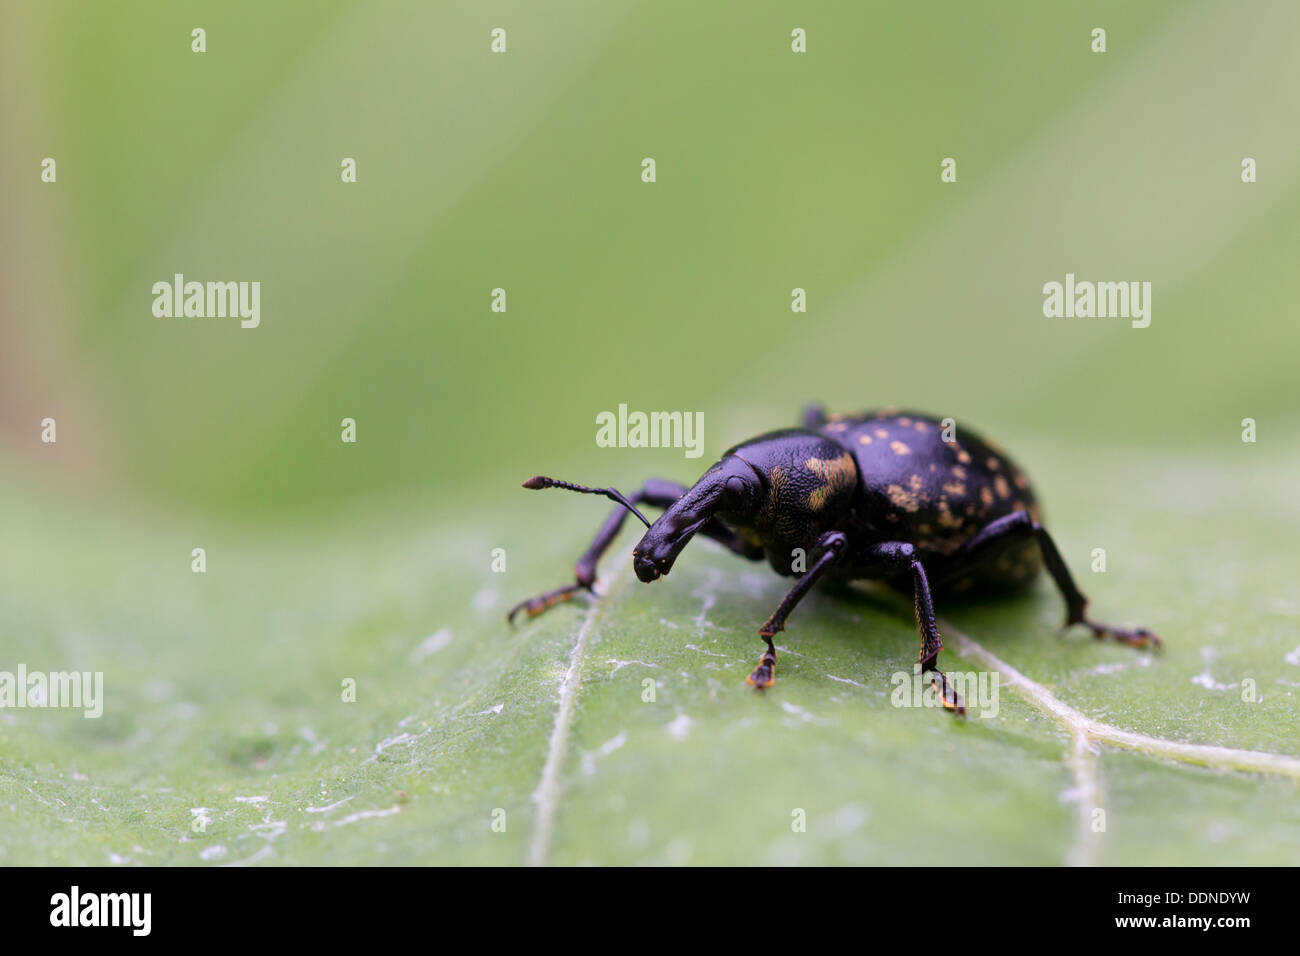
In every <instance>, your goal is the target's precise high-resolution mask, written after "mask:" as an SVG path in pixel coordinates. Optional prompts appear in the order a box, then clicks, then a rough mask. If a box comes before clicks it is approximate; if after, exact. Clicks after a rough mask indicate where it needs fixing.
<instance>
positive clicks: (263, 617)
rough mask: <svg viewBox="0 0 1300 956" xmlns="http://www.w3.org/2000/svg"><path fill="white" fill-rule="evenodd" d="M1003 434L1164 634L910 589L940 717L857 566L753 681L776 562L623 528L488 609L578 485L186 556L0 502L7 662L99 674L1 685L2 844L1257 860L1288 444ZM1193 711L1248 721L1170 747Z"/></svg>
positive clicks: (570, 533)
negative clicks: (756, 684) (550, 590)
mask: <svg viewBox="0 0 1300 956" xmlns="http://www.w3.org/2000/svg"><path fill="white" fill-rule="evenodd" d="M1292 446H1293V447H1294V443H1292ZM1016 447H1017V450H1018V452H1019V454H1020V455H1021V457H1022V459H1023V460H1038V459H1041V464H1042V465H1043V467H1042V468H1041V469H1039V471H1041V472H1043V474H1041V475H1040V476H1039V480H1040V482H1041V483H1042V484H1043V486H1044V487H1045V488H1048V489H1051V488H1057V489H1060V491H1059V493H1056V494H1048V495H1047V497H1048V499H1049V502H1050V503H1052V505H1053V510H1052V513H1053V514H1054V515H1055V516H1056V520H1055V522H1054V523H1053V528H1054V531H1055V534H1056V537H1057V539H1058V541H1059V543H1060V545H1061V547H1062V549H1063V551H1064V552H1065V554H1066V555H1067V559H1068V560H1069V562H1070V564H1071V565H1072V567H1073V568H1074V570H1075V572H1076V575H1077V576H1078V578H1079V580H1080V582H1081V586H1083V588H1084V590H1085V592H1086V593H1088V594H1089V595H1090V596H1091V597H1092V598H1093V608H1094V611H1095V613H1096V615H1097V616H1098V617H1102V618H1103V619H1105V618H1110V619H1114V620H1117V621H1130V620H1131V621H1133V622H1136V623H1142V624H1145V625H1147V626H1150V627H1153V628H1155V629H1157V630H1158V631H1159V632H1160V633H1161V634H1162V636H1163V637H1164V640H1165V648H1164V650H1163V651H1161V652H1159V653H1154V654H1152V653H1145V652H1136V651H1133V650H1131V649H1129V648H1125V647H1118V646H1114V645H1112V644H1108V643H1097V642H1094V641H1093V640H1092V639H1091V637H1090V636H1088V635H1086V634H1069V635H1066V636H1064V637H1063V636H1061V635H1060V634H1059V633H1058V629H1057V626H1058V624H1059V621H1060V620H1061V617H1062V605H1061V602H1060V600H1059V597H1058V596H1057V595H1056V593H1055V592H1054V590H1053V588H1052V587H1051V586H1050V584H1049V583H1048V582H1047V581H1046V580H1044V581H1042V582H1040V584H1039V585H1038V586H1037V588H1036V589H1035V590H1034V591H1033V592H1032V593H1030V594H1028V595H1025V596H1023V597H1019V598H1010V599H1005V600H1001V601H997V602H994V603H979V602H970V603H967V604H964V605H961V606H954V607H941V608H940V613H941V615H942V616H943V627H944V632H945V635H946V640H947V650H946V651H945V652H944V663H945V666H946V669H947V670H948V671H949V672H950V673H952V672H958V671H979V670H989V669H990V662H991V661H993V662H994V665H993V666H994V668H995V669H998V670H999V671H1000V680H1001V686H1000V688H999V695H998V699H997V705H998V706H997V713H996V716H989V717H981V716H979V715H978V714H977V713H976V712H975V711H974V709H973V710H972V713H971V715H970V716H969V717H968V718H967V719H965V720H964V721H963V720H957V719H954V718H953V717H952V716H950V715H949V714H947V713H945V712H943V711H942V710H939V709H927V708H900V707H895V706H893V703H892V701H891V696H892V695H891V691H892V690H893V686H892V685H891V678H892V677H893V675H895V674H896V673H898V672H907V671H909V670H910V668H911V665H912V662H913V661H914V659H915V655H916V652H917V648H918V638H917V632H916V628H915V625H914V622H913V620H912V619H911V609H910V606H909V603H908V601H906V600H904V599H900V598H899V597H898V596H896V595H891V594H887V593H884V592H881V591H879V590H876V589H871V588H866V589H857V590H854V591H850V592H848V593H843V594H841V593H829V592H828V593H822V592H819V591H814V593H813V594H812V595H810V596H809V597H808V598H807V599H806V600H805V601H804V602H803V604H801V605H800V607H799V608H798V609H797V611H796V612H795V614H794V615H793V616H792V617H791V620H790V623H789V626H788V629H787V631H786V632H785V633H784V634H782V635H781V643H780V645H779V646H780V647H781V651H780V664H779V669H778V680H777V684H776V686H775V687H774V688H773V689H771V690H770V691H768V692H766V693H761V692H757V691H755V690H753V689H751V688H749V687H747V686H746V685H745V683H744V678H745V676H746V674H747V673H748V672H749V670H750V669H751V668H752V667H753V665H754V664H755V663H756V661H757V655H758V652H759V651H760V649H761V647H762V644H761V641H760V640H759V639H758V638H757V636H756V633H755V629H756V626H757V624H758V623H759V622H761V621H762V620H763V619H764V618H765V617H766V616H767V613H768V612H769V611H770V610H771V609H772V607H774V606H775V604H776V602H777V601H778V600H779V599H780V597H781V595H782V594H783V593H784V588H785V587H786V586H787V583H788V582H785V581H783V580H781V579H778V578H777V577H775V576H774V575H772V574H771V573H770V572H769V571H768V570H767V569H766V567H765V565H756V564H748V563H745V562H742V561H739V560H737V559H735V558H734V557H733V556H731V555H729V554H726V553H723V551H722V550H721V549H720V548H718V547H716V546H714V545H712V543H710V542H706V541H696V542H694V543H693V544H692V545H691V546H690V547H689V548H688V549H687V551H686V552H684V554H683V556H682V558H681V559H679V561H678V563H677V566H676V567H675V568H674V570H673V573H672V574H671V575H670V576H669V577H667V578H665V579H663V580H661V581H658V582H655V583H654V584H652V585H641V584H640V583H639V582H637V581H636V579H635V577H634V575H632V574H631V571H630V567H629V561H628V553H627V547H628V545H629V543H630V539H631V537H632V534H633V532H631V531H628V532H627V533H626V535H625V539H628V540H623V541H622V542H620V544H618V545H617V546H616V548H615V549H614V550H613V551H612V552H611V554H610V555H609V557H608V558H607V560H606V562H605V564H604V566H603V567H602V573H603V577H602V588H603V590H605V591H606V592H607V593H606V594H605V596H604V598H603V599H602V600H600V601H599V602H596V603H594V604H593V605H591V606H590V607H584V606H583V602H581V601H575V602H571V603H569V604H566V605H561V606H558V607H556V608H554V609H552V610H551V611H549V612H548V613H547V614H545V615H543V616H541V617H539V618H537V619H536V620H534V621H532V622H529V623H527V624H524V625H522V626H519V627H516V628H510V627H508V626H507V625H506V624H505V622H504V619H503V611H504V608H505V606H506V605H507V604H508V603H511V602H513V601H514V600H516V599H518V598H521V597H524V596H528V595H530V594H532V593H534V592H536V591H539V590H541V589H543V588H545V587H548V586H553V585H555V584H558V583H561V582H562V581H563V580H564V578H565V577H566V575H567V573H568V571H567V568H568V567H569V564H570V560H571V558H572V557H573V556H574V555H576V554H577V553H578V551H580V550H581V548H582V547H583V546H584V545H585V542H586V540H587V538H588V535H589V533H591V532H593V531H594V528H595V527H596V525H597V524H598V523H599V521H600V519H601V517H602V515H603V514H604V512H605V507H606V503H604V502H593V501H592V500H590V499H585V498H579V497H577V496H564V495H561V494H559V493H547V494H546V495H538V494H534V493H529V492H524V491H522V490H515V491H509V492H506V493H504V494H503V496H502V498H501V499H500V505H501V510H500V511H499V512H498V514H497V523H496V530H495V531H494V532H486V531H484V530H483V529H482V528H480V527H476V526H475V525H474V524H473V523H467V522H465V521H464V517H463V513H464V512H465V511H466V510H468V511H470V512H472V513H475V514H482V513H486V512H487V505H488V503H489V499H487V498H486V497H485V498H483V499H480V500H479V501H478V502H477V503H476V504H473V505H471V506H467V508H463V509H459V511H460V512H461V514H460V515H448V516H446V519H445V520H434V521H430V522H428V523H427V524H422V525H421V527H420V529H419V530H412V529H411V528H410V527H409V526H407V524H406V523H405V522H394V521H392V520H391V519H385V518H377V517H371V518H368V519H364V520H359V521H358V522H356V523H353V524H347V525H342V524H341V525H338V526H334V527H330V528H328V529H325V530H322V531H320V532H319V533H318V535H319V537H318V538H314V539H312V540H308V541H303V540H301V539H302V535H301V533H300V534H298V535H297V536H295V538H294V543H293V544H292V545H285V544H281V543H278V541H279V540H282V539H280V538H279V536H278V535H274V534H267V535H265V536H256V535H254V534H251V533H248V532H244V533H241V534H238V535H233V536H221V535H211V536H207V539H206V546H207V554H208V570H207V572H206V573H205V574H194V573H192V572H191V570H190V567H189V554H188V551H186V550H184V549H183V548H179V547H178V546H177V544H176V541H177V535H176V533H175V529H163V528H159V529H153V530H149V531H141V530H137V529H135V528H134V527H133V525H132V524H131V522H130V521H129V520H125V519H123V520H120V521H115V522H111V523H110V522H106V521H105V520H104V519H103V517H102V516H99V515H95V514H91V513H84V514H68V513H65V515H64V518H63V520H62V521H61V522H58V523H55V524H53V525H51V524H50V523H49V522H48V521H47V522H37V521H36V520H35V519H32V518H24V514H26V513H27V512H25V511H23V510H21V509H17V508H13V507H9V508H7V509H6V514H5V521H6V524H7V525H8V526H10V527H11V528H12V529H13V538H12V539H13V540H18V541H21V542H22V543H23V547H22V548H21V549H19V551H20V552H21V558H19V557H17V556H16V555H17V553H18V552H15V551H12V550H11V551H10V552H8V553H7V555H6V559H5V566H4V568H3V572H4V578H5V580H6V581H7V582H8V583H9V585H10V587H9V588H8V589H7V590H6V596H5V598H4V604H3V606H0V611H2V612H3V620H4V622H5V624H4V635H5V641H4V647H5V651H6V654H5V660H6V661H23V662H25V663H26V664H27V666H28V667H29V668H30V669H38V668H40V667H42V666H43V667H44V668H45V669H48V670H57V669H61V668H63V667H69V668H70V667H72V666H81V667H91V668H94V669H102V670H103V671H104V674H105V689H106V705H105V710H104V715H103V716H102V717H101V718H99V719H97V720H93V719H85V718H83V717H81V716H80V714H79V713H76V712H69V711H56V710H34V709H26V710H7V711H0V745H2V746H3V747H4V750H5V753H6V754H7V756H8V759H7V760H6V763H5V767H4V770H3V772H2V773H0V805H4V806H7V807H8V809H9V812H8V813H7V814H6V815H5V817H4V822H3V824H0V846H3V847H4V852H5V857H4V858H5V860H6V862H9V863H33V862H39V863H51V862H69V863H108V862H113V861H117V862H121V861H130V862H133V863H204V862H208V863H231V862H254V861H264V862H275V863H356V862H363V863H364V862H381V861H383V862H403V863H469V862H476V863H478V862H500V863H520V862H548V863H561V864H565V863H575V864H576V863H587V862H598V863H680V862H694V863H726V862H755V863H793V862H805V863H812V862H818V863H829V862H836V863H918V864H920V863H932V862H934V861H936V860H939V859H942V860H944V861H945V862H951V863H980V862H983V863H1034V864H1050V863H1062V862H1099V863H1107V864H1109V863H1122V862H1144V861H1151V860H1158V861H1159V862H1164V863H1197V862H1205V863H1238V864H1279V863H1287V862H1290V861H1291V859H1292V856H1293V850H1292V848H1293V847H1294V846H1295V845H1296V841H1297V840H1298V839H1300V812H1297V810H1296V802H1295V796H1296V794H1295V787H1296V780H1297V777H1298V776H1300V771H1298V770H1297V767H1300V760H1298V759H1297V757H1298V756H1300V752H1298V751H1300V748H1298V747H1297V742H1296V737H1295V728H1296V726H1297V718H1300V697H1298V696H1297V692H1296V687H1297V685H1300V663H1298V662H1297V660H1296V659H1297V656H1298V652H1300V648H1298V647H1297V644H1300V641H1298V640H1297V636H1296V616H1297V614H1298V613H1300V608H1298V607H1297V605H1296V603H1295V597H1294V595H1295V592H1294V587H1293V581H1294V580H1295V574H1296V571H1297V568H1296V564H1295V561H1296V553H1295V551H1294V549H1293V548H1291V547H1289V545H1288V541H1289V540H1290V539H1291V537H1292V535H1294V534H1295V532H1296V531H1297V530H1298V529H1297V524H1300V515H1298V514H1297V510H1296V508H1295V506H1294V504H1293V503H1291V502H1290V501H1289V499H1287V497H1286V495H1285V493H1284V489H1285V487H1286V485H1285V483H1284V481H1283V480H1282V479H1283V477H1284V476H1285V475H1286V474H1289V473H1291V471H1292V470H1293V469H1294V468H1295V466H1296V462H1295V460H1294V459H1293V458H1289V457H1288V458H1286V459H1283V460H1276V461H1268V460H1265V459H1264V456H1263V454H1260V453H1262V452H1263V451H1264V449H1262V448H1259V449H1257V448H1256V447H1254V446H1249V445H1243V451H1242V453H1241V454H1242V464H1239V465H1236V466H1227V465H1215V466H1210V465H1207V464H1205V463H1203V462H1197V461H1194V460H1188V459H1179V458H1169V459H1164V458H1158V457H1155V456H1153V455H1150V454H1137V453H1131V452H1130V453H1125V452H1122V451H1119V450H1116V449H1112V448H1106V447H1102V446H1093V447H1089V448H1087V449H1083V450H1081V449H1080V448H1079V447H1077V446H1075V445H1056V444H1054V443H1053V441H1052V440H1051V439H1049V438H1047V437H1045V436H1036V437H1035V436H1026V437H1025V438H1024V439H1023V440H1022V441H1020V442H1019V443H1017V446H1016ZM1030 451H1032V452H1033V454H1032V455H1028V456H1027V453H1028V452H1030ZM1085 452H1086V453H1085ZM1067 477H1068V478H1069V479H1070V480H1069V481H1067V480H1066V478H1067ZM1175 477H1176V478H1177V481H1176V482H1175V481H1174V478H1175ZM1071 489H1074V490H1073V492H1071ZM30 494H31V492H30V490H24V491H23V492H22V493H21V494H20V493H19V492H18V491H15V492H14V493H13V494H9V495H7V496H6V500H8V501H15V500H20V499H22V498H24V497H29V496H30ZM1243 540H1248V541H1251V542H1252V543H1253V546H1252V547H1251V548H1250V549H1246V548H1243V547H1240V546H1237V545H1234V544H1232V543H1231V542H1233V541H1243ZM345 544H346V546H344V545H345ZM498 546H500V547H504V548H505V550H506V554H507V556H508V564H507V573H505V574H494V573H492V571H491V570H490V567H489V565H490V555H491V550H492V548H494V547H498ZM1093 547H1105V548H1106V549H1107V555H1108V570H1107V572H1106V573H1104V574H1094V573H1091V572H1090V571H1089V570H1088V567H1089V562H1090V553H1091V549H1092V548H1093ZM69 555H75V559H74V560H71V561H70V560H69ZM124 556H129V560H124ZM51 609H57V610H56V611H54V612H52V611H51ZM146 609H147V610H146ZM990 655H992V657H990ZM78 662H87V663H85V664H80V663H78ZM1004 667H1006V668H1008V669H1003V668H1004ZM1010 669H1014V672H1016V673H1018V674H1021V675H1024V677H1025V678H1026V679H1028V680H1029V681H1032V682H1035V685H1036V686H1037V689H1036V690H1032V691H1030V692H1026V688H1025V687H1024V686H1018V685H1016V684H1015V683H1009V681H1011V680H1012V679H1013V674H1012V672H1011V670H1010ZM346 678H353V679H355V680H356V682H357V683H356V687H357V692H356V701H355V702H354V703H346V702H344V701H343V700H342V699H341V698H342V692H341V686H342V682H343V681H344V680H345V679H346ZM1246 679H1251V680H1254V681H1255V684H1256V686H1257V688H1258V694H1257V697H1258V699H1257V700H1256V701H1255V702H1253V703H1248V702H1246V701H1244V700H1243V699H1242V694H1241V689H1242V688H1241V686H1240V685H1241V682H1242V681H1243V680H1246ZM647 680H649V681H650V682H652V686H653V688H654V693H653V701H649V702H648V701H647V700H646V699H645V698H646V696H647V694H646V686H647V685H646V683H645V682H646V681H647ZM1057 704H1059V705H1060V707H1061V708H1065V709H1067V710H1068V712H1069V714H1072V715H1073V716H1071V717H1069V718H1067V719H1063V718H1062V716H1061V713H1058V712H1056V711H1054V709H1053V708H1054V707H1056V706H1057ZM1085 719H1086V720H1089V721H1094V722H1096V723H1095V724H1086V723H1085ZM1081 728H1090V729H1089V730H1087V731H1086V733H1085V731H1084V730H1082V729H1081ZM1072 731H1073V732H1074V733H1075V734H1076V735H1078V734H1080V733H1085V736H1084V737H1083V738H1082V740H1081V741H1080V740H1078V739H1076V738H1075V737H1072ZM1124 732H1128V733H1132V734H1137V735H1145V736H1144V737H1142V738H1139V739H1137V740H1136V742H1134V741H1128V742H1127V743H1125V740H1124V739H1123V733H1124ZM1080 742H1081V743H1082V744H1084V745H1086V746H1077V744H1079V743H1080ZM1193 744H1194V745H1206V746H1210V747H1220V748H1231V749H1233V750H1234V751H1243V752H1244V751H1256V752H1259V754H1263V755H1265V756H1255V757H1250V756H1242V755H1240V754H1237V755H1234V754H1231V753H1218V754H1216V753H1211V754H1210V755H1209V756H1206V754H1205V753H1203V752H1201V751H1199V750H1197V751H1193V752H1192V753H1190V754H1189V753H1183V752H1180V751H1179V750H1178V749H1177V745H1193ZM1240 767H1245V768H1248V769H1247V770H1243V769H1234V768H1240ZM1251 767H1253V768H1254V771H1253V772H1251V771H1250V770H1249V768H1251ZM1095 810H1102V811H1104V823H1105V829H1104V831H1101V832H1093V830H1092V821H1093V819H1094V811H1095ZM501 811H504V817H502V814H501ZM800 816H802V818H803V820H804V822H805V827H806V829H805V830H804V831H803V832H796V829H795V828H794V827H793V825H794V824H796V823H797V822H798V819H799V817H800ZM200 819H205V820H206V821H207V822H206V823H205V824H204V826H203V828H202V830H196V829H194V827H195V822H194V821H196V820H200ZM502 819H504V825H505V830H504V832H497V831H494V829H493V823H494V820H495V821H498V823H499V821H501V820H502Z"/></svg>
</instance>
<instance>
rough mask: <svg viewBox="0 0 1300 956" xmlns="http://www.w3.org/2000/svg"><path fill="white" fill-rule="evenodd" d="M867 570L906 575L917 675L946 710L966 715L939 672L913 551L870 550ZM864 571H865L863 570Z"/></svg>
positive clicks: (892, 546)
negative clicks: (916, 631)
mask: <svg viewBox="0 0 1300 956" xmlns="http://www.w3.org/2000/svg"><path fill="white" fill-rule="evenodd" d="M862 562H863V564H864V565H865V566H867V567H868V568H878V569H879V570H882V571H886V572H887V571H889V570H893V571H894V572H903V571H906V572H909V573H910V574H911V576H912V594H913V604H914V605H915V607H916V624H917V627H919V628H920V630H921V653H920V655H919V656H918V657H917V660H918V661H920V663H921V673H923V674H926V673H928V674H929V675H930V683H931V684H932V685H934V689H935V690H936V691H938V692H939V699H940V700H941V701H942V702H943V706H944V708H945V709H947V710H951V711H952V712H953V713H956V714H964V713H966V705H965V704H964V703H963V702H962V699H961V695H960V694H958V693H957V690H956V688H954V687H953V686H952V684H951V683H949V681H948V677H947V675H946V674H944V672H943V671H941V670H940V669H939V666H938V660H939V652H940V651H941V650H943V638H942V637H940V636H939V625H938V623H937V622H936V621H935V617H934V601H933V600H932V599H931V597H930V581H929V579H928V578H927V577H926V575H925V567H924V566H923V565H922V564H921V559H920V558H918V557H917V556H916V549H915V548H914V547H912V545H910V544H908V543H907V542H903V541H891V542H886V543H885V544H878V545H875V546H874V547H871V548H869V549H868V550H867V552H866V553H865V554H864V555H863V557H862ZM864 570H866V568H864Z"/></svg>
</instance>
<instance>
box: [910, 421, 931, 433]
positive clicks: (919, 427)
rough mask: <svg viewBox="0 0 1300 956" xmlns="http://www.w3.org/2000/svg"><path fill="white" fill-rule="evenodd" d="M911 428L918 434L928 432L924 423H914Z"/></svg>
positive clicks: (928, 428) (927, 426)
mask: <svg viewBox="0 0 1300 956" xmlns="http://www.w3.org/2000/svg"><path fill="white" fill-rule="evenodd" d="M912 427H913V428H915V429H916V430H917V431H919V432H928V431H929V430H930V426H929V425H927V424H926V423H925V422H916V423H914V424H913V425H912Z"/></svg>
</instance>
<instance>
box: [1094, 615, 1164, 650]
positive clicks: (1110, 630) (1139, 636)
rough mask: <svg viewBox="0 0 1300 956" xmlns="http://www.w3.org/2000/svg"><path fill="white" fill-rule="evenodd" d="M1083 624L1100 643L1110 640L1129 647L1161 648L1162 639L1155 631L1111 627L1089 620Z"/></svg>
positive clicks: (1143, 628)
mask: <svg viewBox="0 0 1300 956" xmlns="http://www.w3.org/2000/svg"><path fill="white" fill-rule="evenodd" d="M1083 623H1084V624H1085V625H1087V627H1088V629H1089V630H1090V631H1092V636H1093V637H1095V638H1096V639H1097V640H1099V641H1104V640H1106V639H1107V638H1110V639H1111V640H1112V641H1116V642H1118V643H1120V644H1127V645H1128V646H1129V647H1150V648H1158V647H1159V646H1160V638H1159V637H1157V636H1156V634H1155V632H1154V631H1148V630H1147V629H1146V628H1145V627H1134V628H1127V627H1111V626H1110V625H1109V624H1098V623H1097V622H1096V621H1088V620H1085V621H1083Z"/></svg>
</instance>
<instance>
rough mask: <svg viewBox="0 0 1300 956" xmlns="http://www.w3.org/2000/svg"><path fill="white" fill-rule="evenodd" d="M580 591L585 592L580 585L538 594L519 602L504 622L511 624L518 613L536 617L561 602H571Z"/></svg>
mask: <svg viewBox="0 0 1300 956" xmlns="http://www.w3.org/2000/svg"><path fill="white" fill-rule="evenodd" d="M582 590H586V588H585V587H584V585H582V584H569V585H566V586H565V587H562V588H556V589H555V590H553V591H547V592H546V593H545V594H539V595H537V597H534V598H528V599H527V600H525V601H520V602H519V603H518V604H516V605H515V606H514V607H512V608H511V609H510V610H509V611H508V612H506V620H507V621H508V622H510V623H512V624H513V623H514V620H515V615H516V614H518V613H519V612H520V611H523V612H525V613H526V614H527V615H528V616H529V617H536V616H537V615H539V614H541V613H542V612H543V611H545V610H547V609H548V608H552V607H555V605H557V604H559V603H560V602H561V601H569V600H572V598H573V596H574V595H575V594H577V593H578V592H579V591H582ZM593 593H594V592H593Z"/></svg>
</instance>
